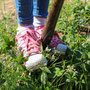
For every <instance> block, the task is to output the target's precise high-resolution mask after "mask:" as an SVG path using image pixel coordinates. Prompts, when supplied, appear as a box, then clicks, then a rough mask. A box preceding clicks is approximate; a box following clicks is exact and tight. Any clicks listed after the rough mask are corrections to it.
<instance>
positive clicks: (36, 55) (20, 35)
mask: <svg viewBox="0 0 90 90" xmlns="http://www.w3.org/2000/svg"><path fill="white" fill-rule="evenodd" d="M16 43H17V45H18V47H17V49H18V50H20V51H21V52H23V56H24V58H26V57H28V61H27V62H25V63H24V65H25V66H26V67H27V68H30V69H33V68H36V66H39V67H40V66H41V65H43V64H46V63H47V60H46V58H45V57H44V55H42V54H41V50H40V45H41V41H40V40H39V39H37V36H36V34H35V31H34V30H33V28H23V29H22V30H19V32H17V35H16ZM39 67H38V68H39Z"/></svg>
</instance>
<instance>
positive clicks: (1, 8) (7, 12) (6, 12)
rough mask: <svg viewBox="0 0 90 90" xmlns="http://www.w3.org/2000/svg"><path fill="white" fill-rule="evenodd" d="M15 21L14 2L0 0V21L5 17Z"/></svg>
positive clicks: (11, 0)
mask: <svg viewBox="0 0 90 90" xmlns="http://www.w3.org/2000/svg"><path fill="white" fill-rule="evenodd" d="M5 16H10V18H12V19H14V20H16V9H15V3H14V0H0V20H1V19H2V18H3V17H5Z"/></svg>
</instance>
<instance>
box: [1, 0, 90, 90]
mask: <svg viewBox="0 0 90 90" xmlns="http://www.w3.org/2000/svg"><path fill="white" fill-rule="evenodd" d="M89 15H90V7H89V5H88V3H86V4H82V3H81V2H78V0H75V1H74V2H73V3H72V4H71V3H68V4H64V6H63V9H62V12H61V14H60V17H59V19H58V23H57V26H56V30H57V31H62V32H63V35H62V37H61V39H62V41H64V42H65V43H66V44H67V45H69V46H70V48H71V49H72V51H69V50H67V52H66V56H64V57H63V56H62V55H60V54H59V53H60V52H59V51H55V52H54V53H51V52H50V50H51V49H50V47H48V48H47V51H44V53H45V56H46V57H47V59H48V65H47V67H42V68H40V69H38V70H36V71H30V70H27V69H26V68H25V67H24V66H23V62H24V61H25V60H24V59H23V56H22V54H21V55H20V56H17V53H18V52H19V51H17V49H16V44H15V35H16V28H17V25H16V23H13V24H12V23H11V18H10V17H4V18H3V19H2V21H1V22H0V90H89V89H90V42H89V41H88V38H87V37H86V36H85V35H81V34H79V33H78V30H79V28H84V27H85V26H86V25H87V24H90V20H89V21H88V22H87V20H88V19H89V18H90V16H89Z"/></svg>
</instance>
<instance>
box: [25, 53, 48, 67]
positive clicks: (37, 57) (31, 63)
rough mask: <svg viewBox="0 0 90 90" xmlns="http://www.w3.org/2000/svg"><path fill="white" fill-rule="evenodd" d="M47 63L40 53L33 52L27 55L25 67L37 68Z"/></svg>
mask: <svg viewBox="0 0 90 90" xmlns="http://www.w3.org/2000/svg"><path fill="white" fill-rule="evenodd" d="M44 64H47V59H46V58H45V57H44V56H43V55H42V54H34V55H31V56H29V60H28V61H27V62H26V64H25V66H26V68H30V69H34V68H39V67H41V66H43V65H44Z"/></svg>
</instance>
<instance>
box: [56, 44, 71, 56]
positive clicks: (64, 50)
mask: <svg viewBox="0 0 90 90" xmlns="http://www.w3.org/2000/svg"><path fill="white" fill-rule="evenodd" d="M67 48H69V49H70V47H69V46H67V45H64V44H58V45H57V48H56V49H57V50H59V51H60V53H61V54H65V52H66V50H67Z"/></svg>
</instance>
